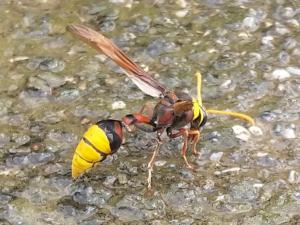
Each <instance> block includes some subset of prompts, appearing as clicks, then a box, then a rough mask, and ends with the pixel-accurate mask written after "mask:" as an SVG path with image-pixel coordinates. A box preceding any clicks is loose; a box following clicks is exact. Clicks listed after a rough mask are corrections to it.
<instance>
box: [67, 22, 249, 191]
mask: <svg viewBox="0 0 300 225" xmlns="http://www.w3.org/2000/svg"><path fill="white" fill-rule="evenodd" d="M67 30H68V31H70V32H71V33H72V34H73V35H75V36H76V37H78V38H80V39H81V40H82V41H84V42H85V43H87V44H89V45H90V46H92V47H93V48H95V49H96V50H98V51H99V52H101V53H103V54H105V55H106V56H107V57H109V58H110V59H111V60H113V61H114V62H115V63H116V64H117V65H119V66H120V67H121V68H122V69H123V70H124V74H125V75H127V76H128V77H129V78H130V79H131V80H132V81H133V82H134V83H135V84H136V85H137V87H138V88H139V89H140V90H141V91H142V92H144V93H145V94H147V95H150V96H152V97H155V98H157V99H158V102H157V103H156V105H155V106H154V107H151V106H150V105H149V104H145V105H144V106H143V107H142V109H141V110H140V111H139V112H135V113H132V114H128V115H125V116H124V117H123V118H122V120H121V121H119V120H102V121H100V122H98V123H97V124H95V125H93V126H91V127H90V128H89V129H88V131H87V132H86V133H85V134H84V135H83V138H82V139H81V141H80V142H79V144H78V146H77V148H76V150H75V153H74V157H73V161H72V176H73V177H77V176H79V175H80V174H82V173H83V172H85V171H86V170H87V169H89V168H91V167H92V166H93V165H94V164H95V163H96V162H99V161H102V160H104V159H105V157H106V156H107V155H109V154H113V153H115V152H116V151H117V150H118V149H119V147H120V146H121V144H122V141H123V140H124V133H125V132H124V131H125V130H128V131H132V130H133V129H132V127H135V128H138V129H141V130H144V131H146V132H155V133H156V141H157V145H156V147H155V150H154V152H153V155H152V157H151V159H150V161H149V163H148V179H147V181H148V188H151V178H152V171H153V165H154V161H155V158H156V156H157V154H158V153H159V149H160V146H161V144H162V138H161V136H162V134H163V133H164V132H166V134H167V136H168V137H169V138H177V137H182V138H183V147H182V149H181V155H182V157H183V159H184V162H185V164H186V166H187V167H188V168H189V169H194V166H193V165H191V164H190V163H189V161H188V160H187V157H186V153H187V149H188V143H189V142H191V144H192V146H191V148H192V149H193V153H194V154H198V152H197V148H196V145H197V143H198V142H199V140H200V131H201V130H202V129H203V127H204V125H205V123H206V121H207V116H208V114H210V113H212V114H221V115H229V116H233V117H237V118H240V119H244V120H246V121H248V122H249V123H251V124H254V120H253V119H252V118H251V117H249V116H247V115H245V114H242V113H237V112H227V111H220V110H215V109H205V107H204V106H203V104H202V97H201V74H200V72H197V73H196V77H197V98H193V97H191V96H190V95H188V94H187V93H185V92H181V91H175V90H169V89H168V88H166V87H165V86H164V85H163V84H161V83H159V82H158V81H156V80H155V79H154V78H153V77H152V76H151V75H149V74H148V73H147V72H145V71H144V70H143V69H142V68H141V67H140V66H139V65H137V64H136V63H135V62H134V61H133V60H132V59H131V58H129V57H128V56H127V55H126V54H125V53H124V52H123V51H122V50H121V49H120V48H119V47H118V46H117V45H115V44H114V43H113V42H112V41H111V40H110V39H108V38H106V37H105V36H103V35H102V34H101V33H99V32H97V31H95V30H93V29H91V28H89V27H87V26H84V25H79V24H72V25H69V26H67ZM145 111H146V112H145ZM143 125H147V126H146V127H145V126H143Z"/></svg>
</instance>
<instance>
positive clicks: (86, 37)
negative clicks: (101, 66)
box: [67, 24, 166, 97]
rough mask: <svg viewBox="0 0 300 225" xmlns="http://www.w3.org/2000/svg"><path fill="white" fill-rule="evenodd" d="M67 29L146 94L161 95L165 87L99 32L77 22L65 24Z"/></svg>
mask: <svg viewBox="0 0 300 225" xmlns="http://www.w3.org/2000/svg"><path fill="white" fill-rule="evenodd" d="M67 30H68V31H70V32H71V33H72V34H74V35H75V36H76V37H79V38H80V39H81V40H83V41H84V42H86V43H87V44H89V45H90V46H92V47H93V48H95V49H97V50H98V51H100V52H102V53H103V54H105V55H106V56H108V57H109V58H110V59H112V60H113V61H114V62H115V63H117V64H118V65H119V66H120V67H122V68H123V69H124V70H125V71H126V72H127V73H126V75H128V77H129V78H130V79H131V80H132V81H133V82H134V83H135V84H136V85H137V86H138V87H139V88H140V89H141V90H142V91H143V92H144V93H146V94H148V95H151V96H153V97H161V96H162V95H163V94H164V93H165V91H166V88H165V87H164V86H163V85H162V84H160V83H159V82H157V81H156V80H154V79H153V78H152V77H151V76H150V75H149V74H147V73H146V72H145V71H144V70H143V69H142V68H141V67H139V66H138V65H137V64H135V63H134V62H133V61H132V60H131V59H130V58H129V57H128V56H127V55H126V54H125V53H124V52H123V51H122V50H121V49H119V47H118V46H116V45H115V44H114V43H113V42H112V41H111V40H110V39H108V38H106V37H104V36H103V35H102V34H101V33H99V32H97V31H95V30H93V29H91V28H89V27H86V26H83V25H79V24H72V25H69V26H67Z"/></svg>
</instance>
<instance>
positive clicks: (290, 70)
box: [286, 66, 300, 76]
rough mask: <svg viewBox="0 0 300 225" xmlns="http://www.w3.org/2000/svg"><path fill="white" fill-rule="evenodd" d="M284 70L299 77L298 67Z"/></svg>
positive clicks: (299, 70)
mask: <svg viewBox="0 0 300 225" xmlns="http://www.w3.org/2000/svg"><path fill="white" fill-rule="evenodd" d="M286 70H287V71H288V72H289V73H291V74H293V75H297V76H300V67H294V66H289V67H287V68H286Z"/></svg>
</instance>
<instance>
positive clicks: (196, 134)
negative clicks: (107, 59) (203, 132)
mask: <svg viewBox="0 0 300 225" xmlns="http://www.w3.org/2000/svg"><path fill="white" fill-rule="evenodd" d="M189 137H191V139H192V149H193V153H194V154H195V155H200V153H199V152H198V151H197V149H196V146H197V143H198V142H199V140H200V131H199V130H189Z"/></svg>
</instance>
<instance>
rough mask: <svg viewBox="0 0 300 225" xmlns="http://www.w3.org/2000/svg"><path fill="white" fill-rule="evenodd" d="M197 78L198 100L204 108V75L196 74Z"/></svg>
mask: <svg viewBox="0 0 300 225" xmlns="http://www.w3.org/2000/svg"><path fill="white" fill-rule="evenodd" d="M195 76H196V77H197V99H198V103H199V105H201V106H202V95H201V88H202V75H201V73H200V72H199V71H197V72H196V73H195Z"/></svg>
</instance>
